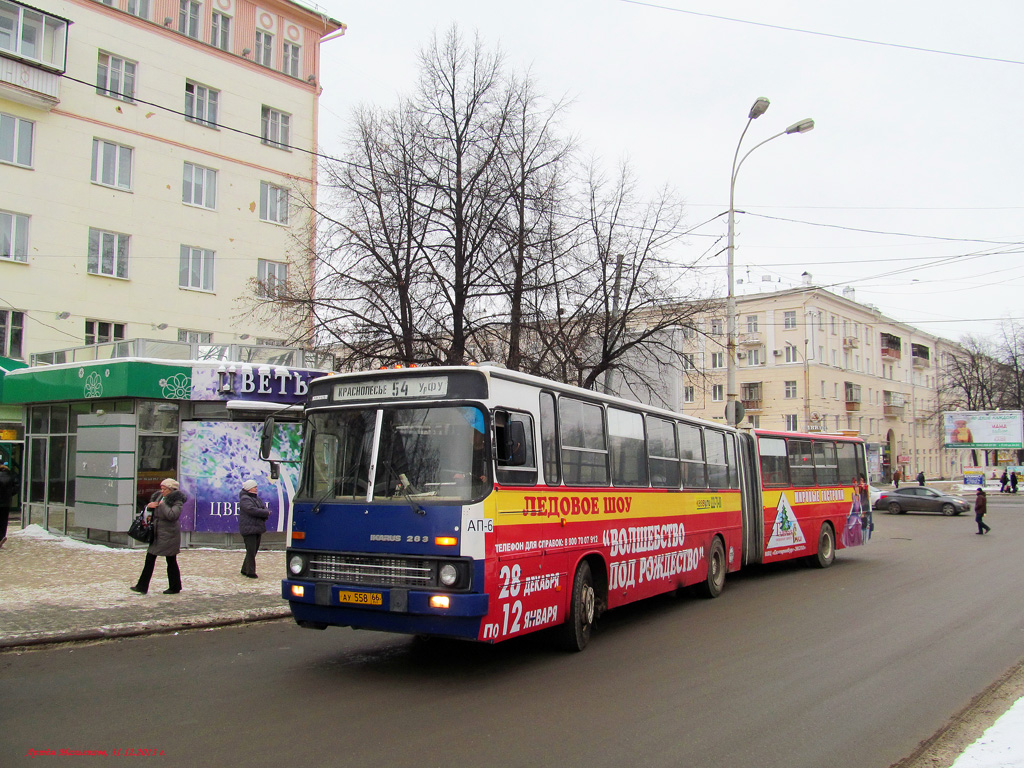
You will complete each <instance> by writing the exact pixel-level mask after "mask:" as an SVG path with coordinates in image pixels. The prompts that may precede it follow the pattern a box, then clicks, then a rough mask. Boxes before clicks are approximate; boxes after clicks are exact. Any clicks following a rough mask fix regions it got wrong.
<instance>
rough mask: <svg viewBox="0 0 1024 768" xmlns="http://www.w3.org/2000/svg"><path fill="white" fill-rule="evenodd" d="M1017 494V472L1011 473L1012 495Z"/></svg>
mask: <svg viewBox="0 0 1024 768" xmlns="http://www.w3.org/2000/svg"><path fill="white" fill-rule="evenodd" d="M1016 492H1017V473H1016V472H1011V473H1010V493H1016Z"/></svg>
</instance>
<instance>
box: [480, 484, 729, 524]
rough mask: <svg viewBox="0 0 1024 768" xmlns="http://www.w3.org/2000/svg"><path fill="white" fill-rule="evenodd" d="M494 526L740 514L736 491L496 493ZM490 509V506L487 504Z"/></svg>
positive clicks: (542, 491)
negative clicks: (556, 521)
mask: <svg viewBox="0 0 1024 768" xmlns="http://www.w3.org/2000/svg"><path fill="white" fill-rule="evenodd" d="M490 500H493V502H494V506H493V507H492V508H493V509H494V510H495V512H496V520H495V524H496V525H523V524H524V523H547V522H551V521H553V520H557V519H565V520H566V521H567V522H576V521H586V520H595V521H596V520H600V521H602V522H613V521H615V520H629V519H634V518H647V517H677V516H679V515H703V514H708V513H713V512H739V511H740V493H739V491H722V492H715V491H686V492H672V493H662V492H653V493H630V492H628V491H627V492H619V493H609V492H602V491H573V492H566V491H556V490H548V489H543V490H542V489H530V490H528V491H519V490H497V491H495V492H494V493H493V494H492V495H491V497H490V499H489V501H490ZM488 506H490V505H488Z"/></svg>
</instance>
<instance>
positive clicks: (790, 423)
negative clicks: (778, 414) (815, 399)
mask: <svg viewBox="0 0 1024 768" xmlns="http://www.w3.org/2000/svg"><path fill="white" fill-rule="evenodd" d="M797 426H798V424H797V420H796V414H795V413H787V414H786V431H787V432H796V431H797Z"/></svg>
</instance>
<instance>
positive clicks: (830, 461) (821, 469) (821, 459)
mask: <svg viewBox="0 0 1024 768" xmlns="http://www.w3.org/2000/svg"><path fill="white" fill-rule="evenodd" d="M814 470H815V472H816V473H817V476H818V485H839V466H838V464H836V444H835V443H833V442H832V441H831V440H829V441H823V440H815V441H814ZM852 477H855V475H854V476H852ZM846 482H849V480H847V481H846Z"/></svg>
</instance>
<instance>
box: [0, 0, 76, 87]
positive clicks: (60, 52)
mask: <svg viewBox="0 0 1024 768" xmlns="http://www.w3.org/2000/svg"><path fill="white" fill-rule="evenodd" d="M6 5H7V6H8V7H7V8H0V11H4V10H6V11H7V15H6V18H7V19H8V20H9V23H10V26H11V28H10V29H9V30H6V31H5V32H4V33H3V34H2V36H0V51H7V52H8V53H12V54H14V55H15V56H18V57H20V58H22V59H28V60H30V61H35V62H38V63H40V64H42V65H43V66H45V67H47V68H50V69H57V70H59V71H61V72H64V54H65V49H66V47H67V39H68V31H67V30H68V24H67V22H66V21H65V20H64V19H59V18H57V17H55V16H51V15H49V14H48V13H46V12H44V11H40V10H38V9H36V8H29V7H26V6H23V5H20V4H18V3H6Z"/></svg>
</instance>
